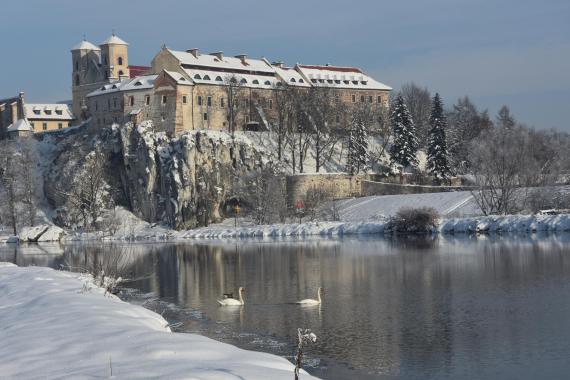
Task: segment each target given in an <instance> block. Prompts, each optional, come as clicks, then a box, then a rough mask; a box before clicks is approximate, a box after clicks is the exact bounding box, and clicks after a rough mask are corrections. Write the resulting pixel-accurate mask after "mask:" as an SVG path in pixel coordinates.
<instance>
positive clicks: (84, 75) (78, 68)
mask: <svg viewBox="0 0 570 380" xmlns="http://www.w3.org/2000/svg"><path fill="white" fill-rule="evenodd" d="M100 54H101V49H99V48H98V47H97V46H95V45H93V44H92V43H91V42H89V41H87V40H86V39H85V38H84V39H83V41H81V42H80V43H78V44H77V45H75V46H74V47H73V48H71V65H72V74H71V93H72V101H73V106H72V107H73V114H74V115H75V117H76V119H77V120H78V121H81V120H84V119H85V117H86V116H85V112H86V110H87V104H86V99H85V96H86V95H87V94H88V93H89V91H92V87H93V84H94V83H98V82H100V81H101V80H103V76H102V75H100V71H99V68H98V67H97V65H98V64H99V56H100Z"/></svg>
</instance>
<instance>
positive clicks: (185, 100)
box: [182, 95, 188, 104]
mask: <svg viewBox="0 0 570 380" xmlns="http://www.w3.org/2000/svg"><path fill="white" fill-rule="evenodd" d="M186 103H188V98H187V97H186V95H183V96H182V104H186Z"/></svg>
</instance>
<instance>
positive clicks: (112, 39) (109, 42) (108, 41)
mask: <svg viewBox="0 0 570 380" xmlns="http://www.w3.org/2000/svg"><path fill="white" fill-rule="evenodd" d="M101 45H128V43H126V42H125V41H123V40H122V39H120V38H119V37H117V36H116V35H115V33H113V35H112V36H111V37H109V38H107V39H106V40H105V41H103V42H101Z"/></svg>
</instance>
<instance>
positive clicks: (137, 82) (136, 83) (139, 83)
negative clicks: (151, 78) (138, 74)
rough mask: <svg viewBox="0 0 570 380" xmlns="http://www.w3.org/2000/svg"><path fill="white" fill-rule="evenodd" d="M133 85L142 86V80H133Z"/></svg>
mask: <svg viewBox="0 0 570 380" xmlns="http://www.w3.org/2000/svg"><path fill="white" fill-rule="evenodd" d="M134 85H135V86H137V87H138V86H142V82H141V81H140V80H138V81H136V82H135V84H134Z"/></svg>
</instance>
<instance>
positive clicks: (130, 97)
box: [129, 96, 135, 107]
mask: <svg viewBox="0 0 570 380" xmlns="http://www.w3.org/2000/svg"><path fill="white" fill-rule="evenodd" d="M129 105H130V106H131V107H132V106H134V105H135V97H134V96H129Z"/></svg>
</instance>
